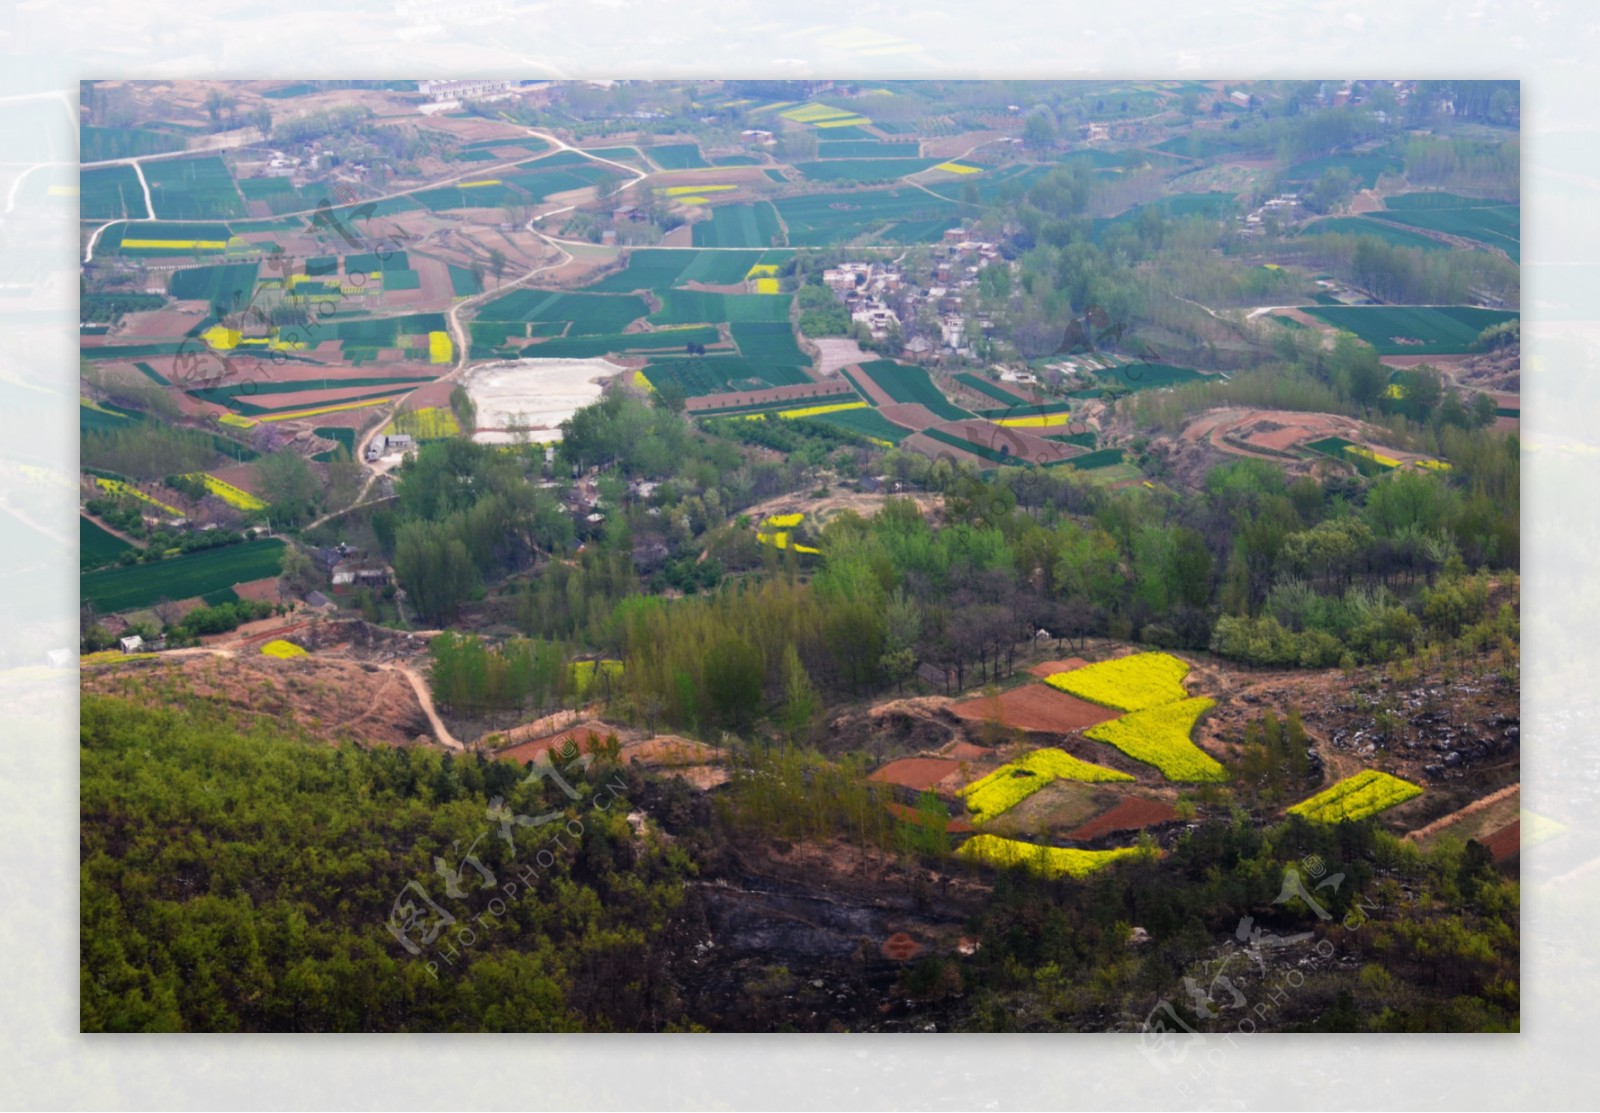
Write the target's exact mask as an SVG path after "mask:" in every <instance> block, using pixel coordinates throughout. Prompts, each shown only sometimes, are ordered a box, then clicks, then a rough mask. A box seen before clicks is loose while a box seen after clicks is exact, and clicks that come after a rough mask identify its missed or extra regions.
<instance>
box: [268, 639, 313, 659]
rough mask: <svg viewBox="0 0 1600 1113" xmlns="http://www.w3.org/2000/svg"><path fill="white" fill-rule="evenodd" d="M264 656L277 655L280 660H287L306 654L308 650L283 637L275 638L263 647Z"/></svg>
mask: <svg viewBox="0 0 1600 1113" xmlns="http://www.w3.org/2000/svg"><path fill="white" fill-rule="evenodd" d="M261 652H262V655H263V656H266V657H276V658H277V659H278V660H280V661H287V660H289V659H291V658H294V657H304V656H306V651H305V650H304V649H303V648H301V647H300V646H298V645H295V644H294V642H286V641H284V640H283V639H282V638H274V639H273V640H272V641H270V642H268V643H267V644H266V645H264V646H262V647H261Z"/></svg>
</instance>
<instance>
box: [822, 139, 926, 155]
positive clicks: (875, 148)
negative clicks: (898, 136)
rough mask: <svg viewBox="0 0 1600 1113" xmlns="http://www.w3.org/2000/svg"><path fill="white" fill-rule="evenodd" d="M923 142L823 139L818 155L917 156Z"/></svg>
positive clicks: (920, 151)
mask: <svg viewBox="0 0 1600 1113" xmlns="http://www.w3.org/2000/svg"><path fill="white" fill-rule="evenodd" d="M921 154H922V144H921V143H916V142H910V143H907V142H896V141H885V140H879V139H832V138H829V139H823V140H820V141H818V143H817V157H818V158H819V159H831V158H864V159H885V158H917V157H919V156H920V155H921Z"/></svg>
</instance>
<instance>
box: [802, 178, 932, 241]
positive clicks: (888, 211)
mask: <svg viewBox="0 0 1600 1113" xmlns="http://www.w3.org/2000/svg"><path fill="white" fill-rule="evenodd" d="M776 204H777V210H778V215H780V216H781V217H782V218H783V222H784V224H785V225H787V226H788V229H789V243H790V245H791V246H794V247H827V246H831V245H833V244H842V243H847V242H849V241H851V240H855V239H859V238H861V237H862V236H865V235H866V234H868V233H869V232H877V233H878V238H880V239H883V240H886V241H891V242H895V243H900V242H906V241H905V240H904V239H902V238H901V235H900V234H901V233H904V234H906V235H911V236H912V237H913V239H915V240H922V239H926V240H929V241H931V240H934V239H937V238H938V237H939V235H941V234H942V233H943V232H944V230H945V229H946V228H951V227H953V226H955V224H956V223H957V222H958V221H959V220H960V219H961V208H960V206H958V205H956V204H955V203H954V202H951V201H947V200H943V199H941V198H936V197H931V196H929V195H928V194H927V193H926V192H924V191H923V190H920V189H883V190H872V191H862V192H852V193H814V194H808V195H807V196H804V197H785V198H782V199H780V200H779V201H778V202H777V203H776ZM890 225H893V226H894V227H892V228H890V227H888V226H890Z"/></svg>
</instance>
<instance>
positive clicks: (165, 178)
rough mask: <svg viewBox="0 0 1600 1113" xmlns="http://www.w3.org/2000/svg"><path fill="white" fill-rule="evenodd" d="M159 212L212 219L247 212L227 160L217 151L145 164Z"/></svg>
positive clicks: (167, 215)
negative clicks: (220, 156) (215, 153)
mask: <svg viewBox="0 0 1600 1113" xmlns="http://www.w3.org/2000/svg"><path fill="white" fill-rule="evenodd" d="M144 177H145V181H146V182H148V183H149V184H150V199H151V201H152V202H154V204H155V209H156V216H158V217H161V218H162V219H164V220H210V219H215V218H217V217H230V216H245V215H246V213H245V211H244V201H243V200H242V199H241V198H240V196H239V191H238V190H237V189H236V188H234V184H233V175H232V174H230V173H228V167H227V164H226V163H224V162H223V161H222V159H221V158H219V157H218V156H216V155H202V156H200V157H199V158H175V159H167V160H162V161H157V162H147V163H145V164H144Z"/></svg>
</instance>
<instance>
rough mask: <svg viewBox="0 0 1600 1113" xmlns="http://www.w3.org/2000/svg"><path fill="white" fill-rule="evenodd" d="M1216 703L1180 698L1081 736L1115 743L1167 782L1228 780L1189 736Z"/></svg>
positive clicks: (1224, 772)
mask: <svg viewBox="0 0 1600 1113" xmlns="http://www.w3.org/2000/svg"><path fill="white" fill-rule="evenodd" d="M1215 706H1216V701H1215V700H1211V699H1205V698H1203V697H1202V698H1199V699H1186V700H1180V701H1179V702H1177V703H1168V704H1164V705H1162V706H1160V707H1152V708H1149V709H1148V710H1145V711H1134V712H1131V713H1129V714H1127V715H1124V716H1123V717H1122V718H1120V719H1113V720H1111V721H1110V722H1109V723H1100V724H1098V725H1096V726H1092V727H1090V728H1089V729H1088V730H1086V731H1084V732H1083V736H1084V737H1085V738H1092V739H1094V740H1095V741H1096V742H1105V743H1107V744H1108V745H1111V746H1115V747H1116V748H1117V749H1119V750H1121V751H1122V752H1123V753H1125V754H1127V755H1128V756H1129V757H1131V758H1133V760H1134V761H1142V762H1144V763H1145V764H1146V765H1153V766H1155V767H1156V768H1157V769H1159V770H1161V775H1162V776H1163V777H1165V778H1166V779H1167V780H1169V781H1182V782H1190V783H1193V782H1204V781H1222V780H1226V779H1227V776H1228V771H1227V770H1226V769H1224V768H1223V767H1222V764H1221V762H1219V761H1217V759H1216V758H1214V757H1212V756H1211V755H1210V754H1208V753H1206V752H1205V751H1204V750H1202V749H1201V748H1200V747H1199V746H1196V745H1195V744H1194V742H1193V741H1191V740H1190V738H1189V734H1190V732H1191V731H1192V730H1194V724H1195V722H1196V721H1198V720H1199V718H1200V716H1201V715H1203V714H1204V713H1205V712H1207V711H1209V710H1211V708H1213V707H1215Z"/></svg>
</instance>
